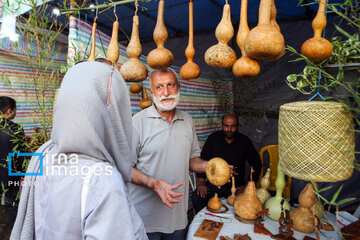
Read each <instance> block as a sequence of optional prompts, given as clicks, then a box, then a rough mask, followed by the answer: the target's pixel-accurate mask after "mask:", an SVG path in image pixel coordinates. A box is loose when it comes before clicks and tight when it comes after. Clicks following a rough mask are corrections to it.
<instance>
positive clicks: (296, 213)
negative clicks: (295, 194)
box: [290, 183, 315, 233]
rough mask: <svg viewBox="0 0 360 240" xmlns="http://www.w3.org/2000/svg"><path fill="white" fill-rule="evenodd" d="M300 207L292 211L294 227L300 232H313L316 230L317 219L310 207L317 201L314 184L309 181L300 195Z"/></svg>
mask: <svg viewBox="0 0 360 240" xmlns="http://www.w3.org/2000/svg"><path fill="white" fill-rule="evenodd" d="M298 200H299V204H300V206H299V207H298V208H294V209H293V210H291V211H290V218H291V220H292V221H293V224H294V225H293V228H294V229H295V230H297V231H299V232H303V233H311V232H314V230H315V221H314V217H313V213H312V212H311V210H310V208H311V207H312V206H313V205H314V203H315V193H314V186H313V185H312V184H311V183H308V184H307V185H306V186H305V188H304V189H303V190H302V191H301V193H300V195H299V199H298Z"/></svg>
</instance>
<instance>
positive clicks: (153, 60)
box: [147, 0, 174, 69]
mask: <svg viewBox="0 0 360 240" xmlns="http://www.w3.org/2000/svg"><path fill="white" fill-rule="evenodd" d="M164 7H165V2H164V0H160V1H159V7H158V16H157V21H156V26H155V29H154V34H153V37H154V41H155V43H156V45H157V48H155V49H153V50H152V51H151V52H150V53H149V55H148V56H147V63H148V65H149V66H150V67H152V68H155V69H163V68H167V67H170V66H171V64H172V63H173V62H174V56H173V54H172V53H171V52H170V51H169V50H168V49H166V48H165V47H164V45H165V42H166V40H167V38H168V32H167V30H166V27H165V22H164Z"/></svg>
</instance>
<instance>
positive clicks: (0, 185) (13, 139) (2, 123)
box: [0, 96, 25, 227]
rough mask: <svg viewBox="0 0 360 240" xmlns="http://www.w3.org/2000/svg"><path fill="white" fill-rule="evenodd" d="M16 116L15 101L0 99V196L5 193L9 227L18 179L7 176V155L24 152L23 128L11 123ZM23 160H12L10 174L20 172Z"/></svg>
mask: <svg viewBox="0 0 360 240" xmlns="http://www.w3.org/2000/svg"><path fill="white" fill-rule="evenodd" d="M15 115H16V101H15V100H14V99H13V98H10V97H6V96H1V97H0V195H1V194H2V193H3V192H5V208H6V212H7V214H8V219H9V224H10V227H12V226H13V224H14V222H15V217H16V212H17V204H18V193H19V189H20V177H18V176H9V173H8V155H9V153H12V152H14V150H17V151H18V152H24V151H25V147H24V143H25V134H24V130H23V128H22V127H21V126H20V125H19V124H17V123H14V122H13V121H11V120H12V119H14V118H15ZM23 160H24V159H23V158H14V159H13V161H12V169H11V170H12V172H13V173H15V172H22V171H24V169H23V167H24V166H23Z"/></svg>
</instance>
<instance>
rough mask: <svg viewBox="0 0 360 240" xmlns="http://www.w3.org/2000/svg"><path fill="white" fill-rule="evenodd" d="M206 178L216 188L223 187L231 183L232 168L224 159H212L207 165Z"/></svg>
mask: <svg viewBox="0 0 360 240" xmlns="http://www.w3.org/2000/svg"><path fill="white" fill-rule="evenodd" d="M206 177H207V179H208V180H209V182H210V183H211V184H213V185H215V186H222V185H224V184H225V183H227V182H228V181H229V178H230V166H229V164H228V163H227V162H226V161H225V160H224V159H222V158H218V157H215V158H212V159H210V161H209V162H208V163H207V165H206Z"/></svg>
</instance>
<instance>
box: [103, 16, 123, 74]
mask: <svg viewBox="0 0 360 240" xmlns="http://www.w3.org/2000/svg"><path fill="white" fill-rule="evenodd" d="M118 31H119V22H118V19H117V17H116V20H115V22H114V24H113V29H112V34H111V40H110V43H109V47H108V50H107V53H106V56H107V58H108V59H109V60H110V61H112V62H113V63H114V67H115V68H116V69H117V70H118V71H120V68H119V66H118V65H117V61H118V59H119V53H120V50H119V42H118Z"/></svg>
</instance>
